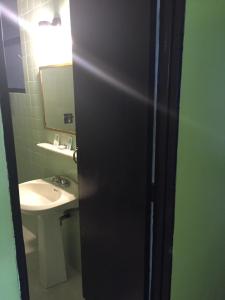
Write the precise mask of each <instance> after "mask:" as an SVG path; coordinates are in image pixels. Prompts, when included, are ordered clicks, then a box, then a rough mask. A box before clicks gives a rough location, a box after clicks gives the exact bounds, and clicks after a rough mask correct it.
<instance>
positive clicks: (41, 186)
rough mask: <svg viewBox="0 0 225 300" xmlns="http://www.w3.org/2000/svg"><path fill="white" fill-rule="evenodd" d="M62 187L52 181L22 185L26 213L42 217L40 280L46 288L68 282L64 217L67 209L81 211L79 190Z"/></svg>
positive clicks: (71, 182)
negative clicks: (63, 230)
mask: <svg viewBox="0 0 225 300" xmlns="http://www.w3.org/2000/svg"><path fill="white" fill-rule="evenodd" d="M66 179H67V180H68V182H69V186H68V187H66V186H59V185H55V184H54V183H53V180H52V178H46V179H37V180H33V181H29V182H25V183H22V184H19V193H20V206H21V210H22V213H25V214H31V215H36V216H37V218H38V251H39V253H38V254H39V268H40V281H41V283H42V285H43V286H44V287H45V288H48V287H51V286H54V285H56V284H59V283H61V282H64V281H66V280H67V274H66V264H65V256H64V248H63V241H62V234H61V227H60V217H61V216H62V215H63V212H64V211H65V210H68V209H70V208H78V205H79V204H78V198H77V195H78V191H77V190H78V187H77V185H76V184H75V182H73V181H71V180H70V179H68V178H66Z"/></svg>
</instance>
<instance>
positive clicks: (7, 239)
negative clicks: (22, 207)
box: [0, 115, 20, 300]
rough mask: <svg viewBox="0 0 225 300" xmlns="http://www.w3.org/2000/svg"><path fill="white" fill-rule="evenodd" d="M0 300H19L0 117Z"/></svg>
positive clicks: (0, 120)
mask: <svg viewBox="0 0 225 300" xmlns="http://www.w3.org/2000/svg"><path fill="white" fill-rule="evenodd" d="M0 203H1V208H0V299H2V300H3V299H5V300H6V299H7V300H17V299H20V287H19V280H18V273H17V264H16V252H15V240H14V232H13V224H12V216H11V207H10V195H9V182H8V174H7V166H6V158H5V148H4V139H3V128H2V119H1V115H0Z"/></svg>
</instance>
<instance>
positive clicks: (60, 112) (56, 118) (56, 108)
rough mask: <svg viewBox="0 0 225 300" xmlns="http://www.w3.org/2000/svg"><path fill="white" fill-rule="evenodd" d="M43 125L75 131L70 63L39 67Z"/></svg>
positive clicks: (71, 68) (49, 127)
mask: <svg viewBox="0 0 225 300" xmlns="http://www.w3.org/2000/svg"><path fill="white" fill-rule="evenodd" d="M39 73H40V80H41V89H42V95H43V104H44V119H45V127H46V128H48V129H54V130H58V131H62V132H68V133H73V134H74V133H75V107H74V88H73V67H72V65H61V66H45V67H40V68H39Z"/></svg>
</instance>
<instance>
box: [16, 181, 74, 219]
mask: <svg viewBox="0 0 225 300" xmlns="http://www.w3.org/2000/svg"><path fill="white" fill-rule="evenodd" d="M67 179H68V178H67ZM69 181H70V186H69V187H62V186H56V185H55V184H53V183H52V178H46V179H37V180H32V181H28V182H25V183H21V184H19V193H20V206H21V210H22V212H23V213H28V214H42V213H52V212H55V211H57V210H63V209H69V208H77V207H78V201H77V197H76V196H75V195H77V185H76V184H75V182H73V181H72V180H69Z"/></svg>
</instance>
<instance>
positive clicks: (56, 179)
mask: <svg viewBox="0 0 225 300" xmlns="http://www.w3.org/2000/svg"><path fill="white" fill-rule="evenodd" d="M52 182H53V183H55V184H56V185H60V186H64V187H67V186H70V181H69V180H68V179H67V178H65V177H63V176H54V177H52Z"/></svg>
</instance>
